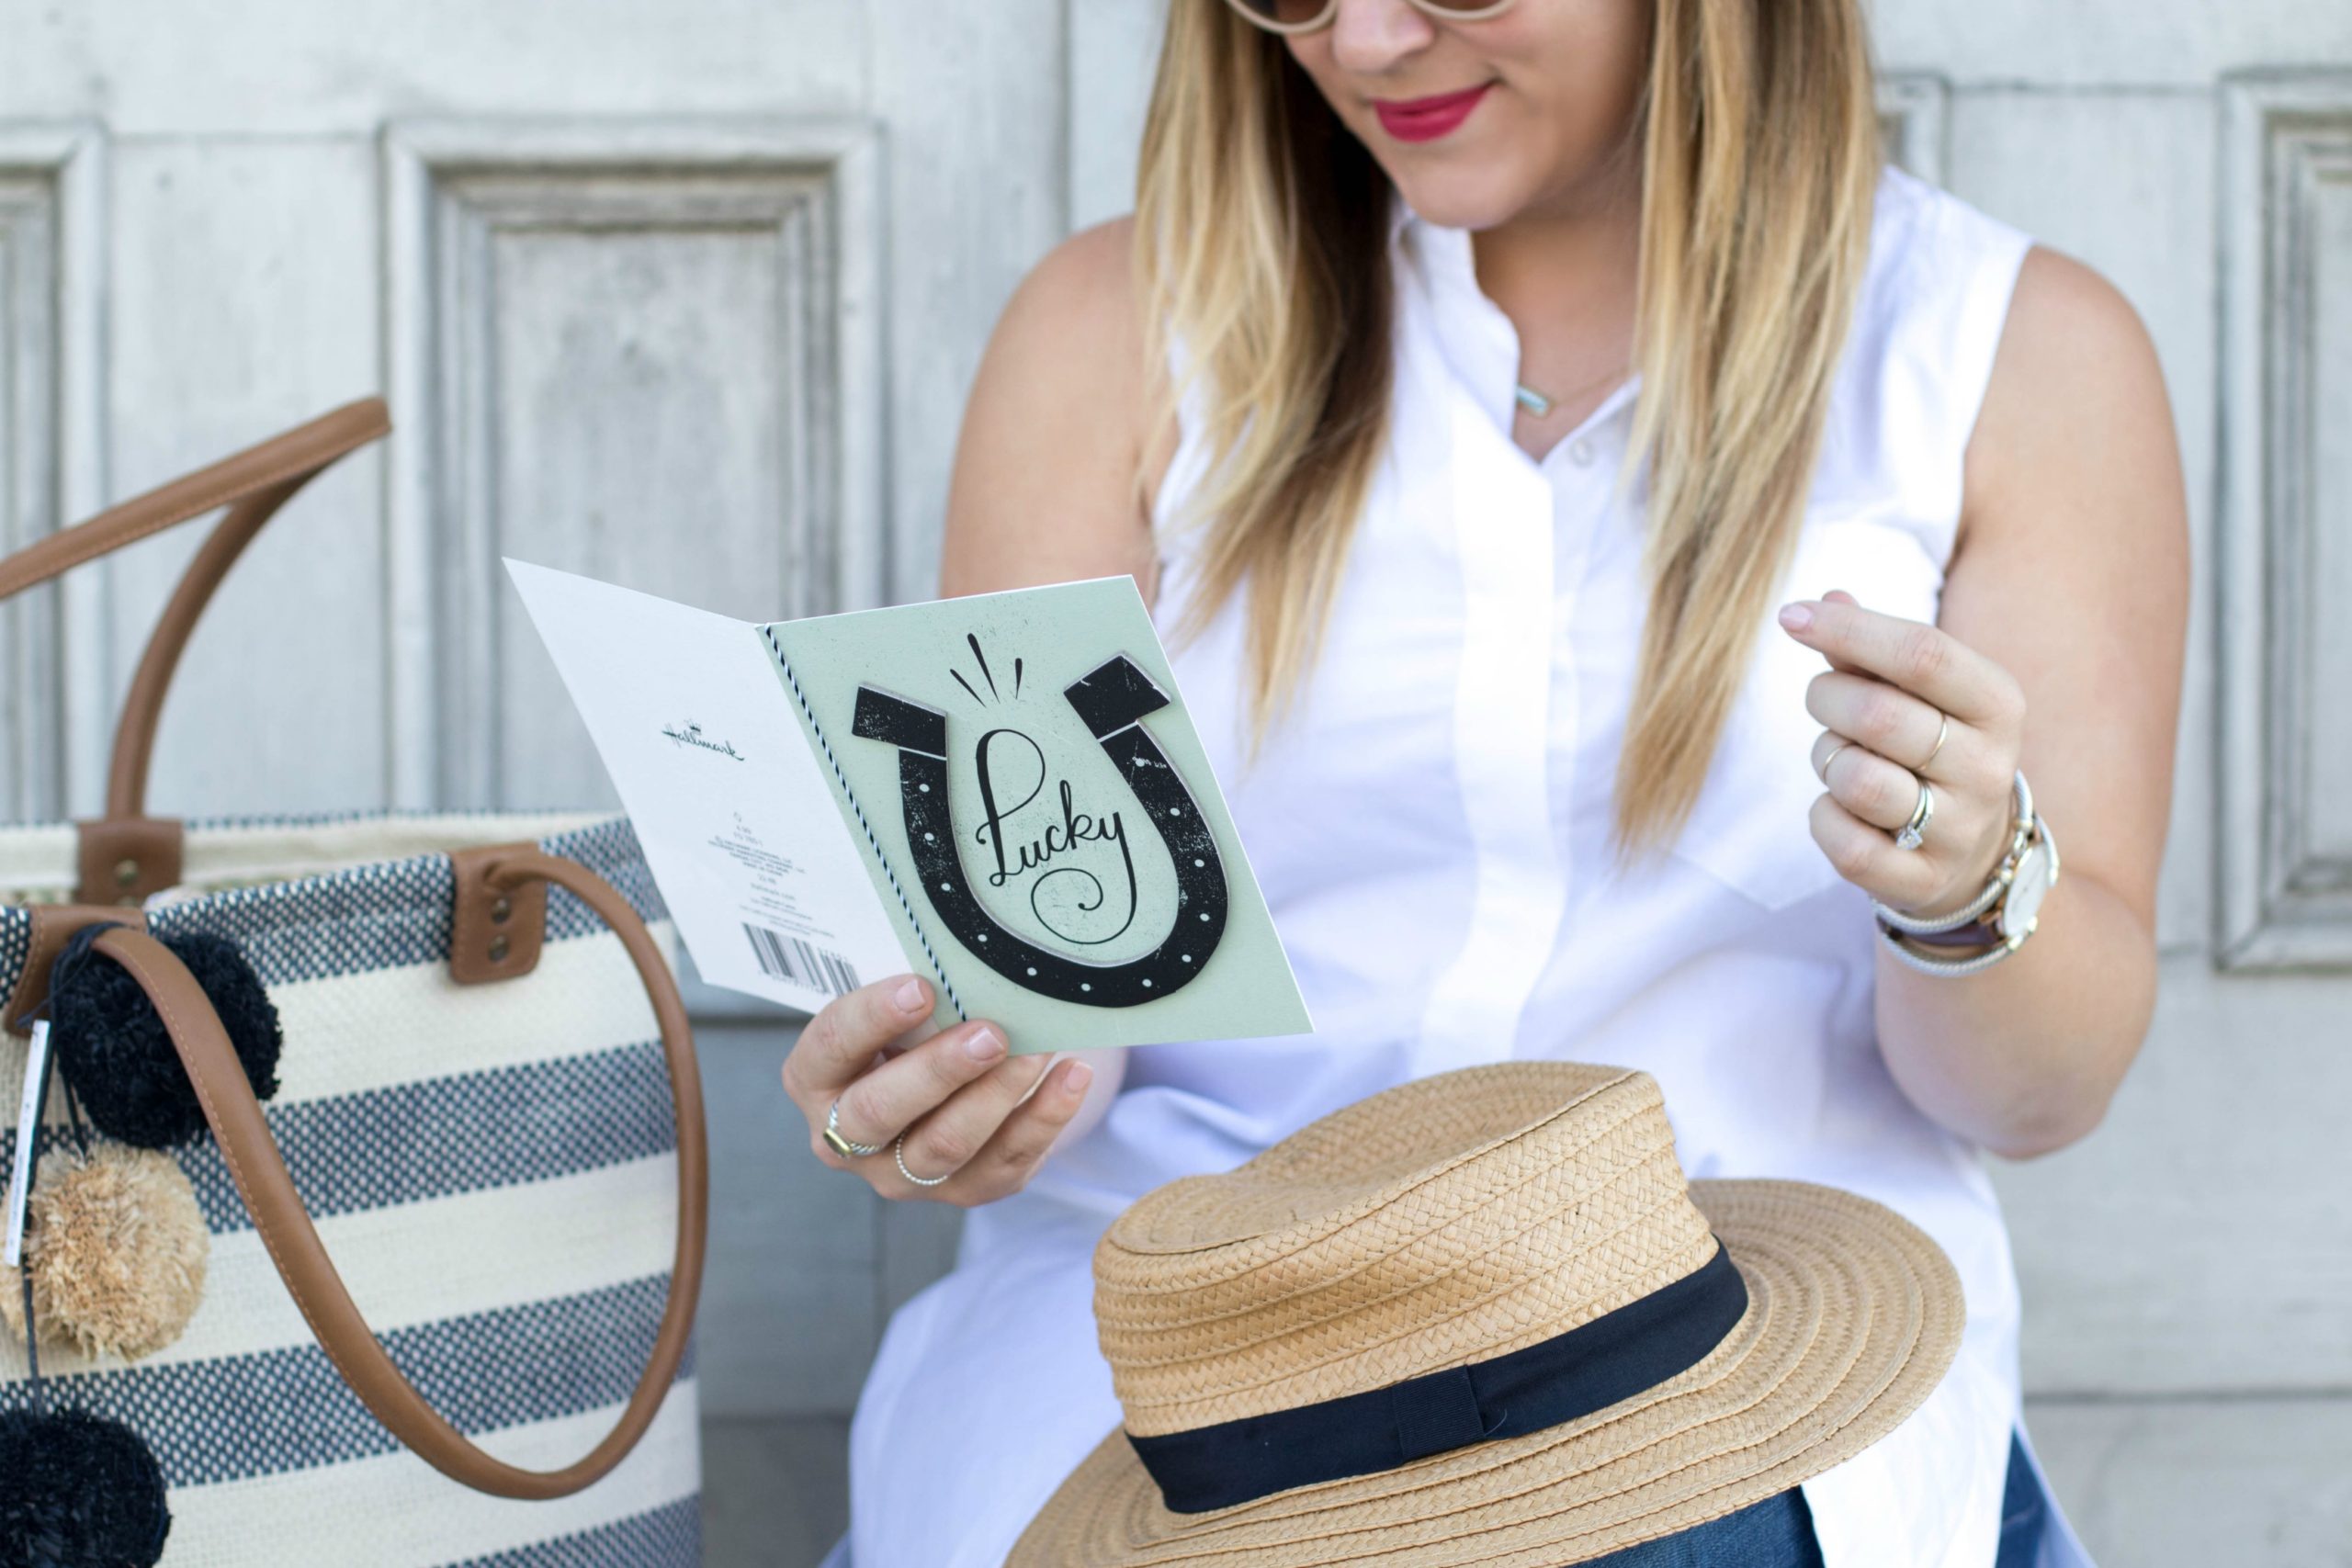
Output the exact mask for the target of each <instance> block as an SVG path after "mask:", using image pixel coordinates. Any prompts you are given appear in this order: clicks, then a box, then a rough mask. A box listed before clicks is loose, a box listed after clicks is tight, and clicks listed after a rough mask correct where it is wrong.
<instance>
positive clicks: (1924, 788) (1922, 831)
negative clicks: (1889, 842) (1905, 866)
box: [1894, 779, 1936, 850]
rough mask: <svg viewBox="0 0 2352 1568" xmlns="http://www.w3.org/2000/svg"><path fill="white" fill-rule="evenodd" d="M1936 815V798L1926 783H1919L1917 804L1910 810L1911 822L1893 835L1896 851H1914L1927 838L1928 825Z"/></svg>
mask: <svg viewBox="0 0 2352 1568" xmlns="http://www.w3.org/2000/svg"><path fill="white" fill-rule="evenodd" d="M1935 815H1936V797H1935V795H1934V792H1932V791H1931V790H1929V789H1928V781H1927V780H1925V779H1921V780H1920V781H1919V803H1918V804H1917V806H1914V807H1912V808H1911V820H1909V821H1908V822H1905V824H1903V826H1902V828H1901V829H1899V830H1898V831H1897V832H1896V833H1895V835H1894V847H1895V848H1896V849H1898V850H1916V849H1917V848H1918V847H1919V844H1920V841H1921V840H1924V839H1925V838H1926V837H1927V836H1928V822H1929V821H1931V820H1932V819H1933V818H1934V817H1935Z"/></svg>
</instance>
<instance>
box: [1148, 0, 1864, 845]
mask: <svg viewBox="0 0 2352 1568" xmlns="http://www.w3.org/2000/svg"><path fill="white" fill-rule="evenodd" d="M1875 96H1876V94H1875V85H1874V83H1873V80H1872V73H1871V65H1870V60H1869V48H1868V41H1867V35H1866V32H1865V28H1864V23H1863V19H1862V17H1861V13H1860V4H1859V0H1787V3H1786V4H1782V5H1776V6H1771V7H1770V8H1767V7H1766V6H1762V5H1760V4H1748V5H1737V4H1729V3H1725V0H1657V14H1656V21H1655V35H1654V43H1653V46H1652V51H1651V57H1650V62H1649V68H1648V73H1647V77H1646V80H1645V85H1644V87H1643V91H1642V95H1641V100H1640V104H1639V107H1638V109H1637V113H1638V114H1639V115H1640V117H1641V125H1640V127H1639V133H1640V136H1641V140H1642V147H1641V168H1642V190H1643V195H1642V215H1641V260H1640V274H1639V281H1638V285H1637V289H1636V295H1635V328H1634V368H1635V369H1636V370H1637V371H1638V372H1639V374H1640V376H1641V387H1640V395H1639V396H1638V397H1637V399H1636V400H1635V403H1634V425H1633V434H1632V438H1631V440H1630V442H1629V450H1628V453H1627V456H1626V460H1625V465H1624V469H1623V470H1622V471H1621V472H1620V474H1619V476H1618V482H1619V486H1620V491H1621V493H1622V492H1623V487H1624V486H1625V484H1626V482H1627V478H1628V475H1629V474H1630V472H1631V471H1632V470H1633V469H1634V468H1635V467H1636V466H1637V465H1638V464H1640V463H1641V462H1643V461H1644V460H1645V459H1646V461H1647V462H1648V463H1649V466H1650V484H1649V490H1650V493H1649V502H1648V513H1647V519H1646V527H1645V544H1644V557H1643V570H1644V573H1645V580H1646V581H1647V582H1648V584H1649V613H1648V616H1647V619H1646V622H1645V627H1644V630H1643V635H1642V647H1641V653H1640V661H1639V665H1638V668H1637V671H1636V674H1635V677H1634V694H1633V706H1632V716H1631V718H1630V719H1629V721H1628V725H1627V731H1626V737H1625V745H1624V750H1623V753H1622V754H1621V756H1620V757H1619V760H1618V770H1617V778H1616V802H1617V811H1616V818H1615V820H1614V823H1613V824H1612V835H1611V836H1612V839H1613V840H1614V843H1615V847H1616V852H1617V855H1618V858H1619V861H1620V863H1623V861H1624V860H1625V859H1626V858H1627V857H1628V856H1629V855H1630V853H1631V852H1632V851H1633V850H1634V848H1635V847H1637V846H1644V845H1646V846H1651V847H1656V846H1658V845H1661V844H1663V843H1665V842H1668V841H1670V840H1672V839H1673V838H1674V837H1675V836H1677V835H1678V834H1679V831H1680V829H1681V825H1682V823H1683V821H1684V820H1685V819H1686V818H1687V817H1688V815H1689V812H1690V809H1691V806H1692V804H1693V803H1694V802H1695V801H1696V799H1697V798H1698V795H1699V792H1700V788H1701V785H1702V784H1703V782H1704V781H1705V778H1706V773H1707V769H1708V766H1709V763H1710V761H1711V760H1712V758H1713V753H1714V750H1715V743H1716V740H1717V739H1718V737H1719V735H1720V732H1721V730H1722V728H1723V726H1724V720H1725V718H1726V716H1727V715H1728V714H1729V712H1730V710H1731V706H1732V703H1733V700H1734V698H1735V696H1736V694H1737V692H1738V689H1739V686H1740V684H1741V682H1742V681H1743V680H1744V678H1745V673H1746V671H1747V663H1748V660H1749V658H1750V656H1751V653H1752V650H1753V649H1754V645H1755V638H1756V635H1757V633H1758V630H1759V629H1760V628H1761V626H1762V623H1763V621H1764V617H1765V614H1766V612H1767V610H1768V609H1770V605H1771V603H1772V599H1773V594H1774V592H1775V589H1776V588H1777V586H1778V584H1779V581H1780V579H1781V574H1782V573H1783V572H1784V571H1785V570H1787V567H1788V565H1789V563H1790V561H1791V559H1792V557H1793V554H1794V551H1795V546H1796V539H1797V533H1798V529H1799V527H1800V525H1801V524H1802V521H1803V517H1804V499H1805V496H1806V493H1807V491H1809V489H1810V488H1811V476H1812V472H1813V467H1814V460H1815V455H1816V453H1817V452H1818V450H1819V446H1820V442H1821V435H1822V430H1823V426H1824V423H1825V422H1826V414H1827V406H1828V400H1829V391H1830V388H1831V385H1832V383H1833V381H1834V379H1835V374H1836V370H1837V366H1838V358H1839V355H1840V350H1841V348H1842V346H1843V344H1844V341H1845V337H1846V333H1847V329H1848V326H1849V321H1850V320H1851V316H1852V305H1853V299H1854V297H1855V294H1856V291H1857V289H1858V288H1859V286H1860V278H1861V276H1862V273H1863V269H1864V267H1865V266H1866V265H1867V263H1868V257H1869V242H1870V229H1871V197H1872V194H1873V191H1874V190H1875V187H1876V184H1877V179H1878V174H1879V168H1880V164H1881V162H1882V159H1883V146H1882V142H1881V131H1880V128H1879V122H1878V115H1877V109H1876V106H1875ZM1392 189H1393V187H1392V186H1391V185H1390V183H1389V181H1388V179H1387V176H1386V175H1385V172H1384V171H1382V170H1381V168H1380V167H1379V165H1378V164H1377V163H1375V162H1374V159H1373V157H1372V155H1371V154H1370V152H1367V151H1366V150H1365V149H1364V147H1363V144H1362V143H1361V142H1360V141H1357V140H1356V139H1355V138H1354V137H1353V136H1352V135H1351V134H1350V133H1349V132H1348V131H1347V130H1345V129H1344V128H1343V127H1342V126H1341V125H1340V122H1339V120H1338V118H1337V117H1335V116H1334V115H1333V114H1332V113H1331V111H1330V108H1329V105H1328V104H1327V103H1325V101H1324V100H1323V97H1322V96H1321V94H1320V93H1319V92H1318V91H1317V89H1316V87H1315V86H1314V85H1313V83H1312V82H1311V81H1310V80H1309V79H1308V78H1307V77H1306V73H1304V72H1302V71H1301V70H1299V68H1298V66H1297V64H1296V62H1294V61H1293V60H1292V59H1291V58H1290V56H1289V51H1287V49H1286V48H1285V47H1284V46H1283V43H1282V41H1281V40H1280V39H1277V38H1274V37H1272V35H1269V34H1267V33H1265V32H1263V31H1261V29H1259V28H1253V27H1251V26H1250V24H1249V23H1247V22H1246V21H1243V20H1242V19H1241V18H1239V17H1236V16H1234V15H1233V14H1232V12H1231V9H1230V7H1228V6H1226V5H1225V4H1224V3H1223V0H1171V4H1170V7H1169V15H1168V25H1167V31H1166V34H1165V37H1164V39H1163V40H1162V46H1161V49H1160V55H1159V73H1158V76H1157V78H1156V80H1155V82H1154V84H1153V87H1152V95H1151V103H1150V107H1149V110H1148V117H1147V119H1146V122H1145V128H1144V136H1143V146H1142V153H1141V161H1140V164H1139V167H1138V170H1137V174H1136V221H1135V225H1134V236H1135V258H1134V260H1135V266H1136V280H1137V285H1138V290H1139V296H1140V298H1141V299H1142V301H1143V308H1144V309H1143V313H1144V320H1145V323H1146V327H1145V336H1146V344H1147V353H1148V366H1149V367H1153V375H1152V379H1153V381H1154V382H1155V383H1156V384H1157V385H1158V386H1159V400H1158V406H1157V407H1156V408H1155V409H1154V411H1153V415H1154V423H1153V424H1152V428H1154V429H1163V428H1166V427H1167V425H1168V422H1169V421H1170V420H1171V419H1172V418H1173V416H1174V412H1175V410H1176V409H1177V408H1178V407H1179V406H1181V405H1182V403H1183V402H1184V401H1185V400H1187V399H1188V398H1189V397H1190V396H1192V395H1193V392H1194V391H1195V390H1197V392H1198V394H1199V395H1200V397H1201V400H1202V401H1201V405H1200V407H1201V410H1202V420H1201V423H1202V428H1201V430H1200V432H1199V435H1200V437H1201V439H1202V441H1203V443H1204V451H1205V453H1206V456H1207V464H1206V467H1205V468H1204V472H1203V475H1202V478H1201V480H1200V482H1199V483H1198V484H1197V485H1196V486H1194V487H1193V490H1192V491H1191V492H1190V494H1189V495H1188V496H1187V498H1186V502H1185V504H1184V506H1183V507H1182V509H1181V510H1180V512H1179V513H1178V516H1177V518H1175V519H1172V520H1171V523H1170V525H1171V526H1182V525H1195V524H1196V525H1201V534H1200V540H1199V544H1198V547H1197V553H1196V556H1195V571H1196V577H1195V592H1193V596H1192V598H1191V600H1190V602H1189V603H1188V604H1186V605H1185V606H1184V609H1183V611H1182V615H1181V618H1180V619H1179V621H1178V622H1177V625H1176V627H1175V631H1174V635H1175V636H1176V637H1178V638H1180V639H1182V638H1189V637H1194V636H1197V635H1198V634H1199V633H1200V632H1201V631H1202V630H1203V629H1204V627H1205V626H1206V625H1207V623H1208V622H1209V620H1210V619H1211V618H1212V616H1213V615H1215V613H1216V610H1217V609H1218V608H1219V607H1220V606H1221V605H1222V604H1223V603H1224V602H1225V601H1226V599H1227V598H1228V597H1229V596H1230V595H1231V594H1233V593H1234V592H1237V591H1239V590H1242V589H1243V588H1244V587H1245V585H1246V591H1247V594H1248V615H1247V617H1246V626H1247V630H1246V638H1245V640H1246V663H1247V667H1248V679H1249V684H1250V690H1249V692H1248V693H1247V696H1248V699H1249V707H1250V754H1251V756H1252V757H1253V758H1254V757H1255V756H1256V755H1257V753H1258V751H1259V750H1260V749H1261V747H1262V744H1263V742H1264V739H1265V737H1266V734H1267V732H1268V730H1269V729H1270V728H1272V725H1273V724H1274V723H1275V722H1276V720H1277V719H1279V718H1280V717H1281V716H1283V713H1284V712H1285V711H1286V710H1287V709H1288V707H1289V705H1290V704H1291V703H1292V701H1293V700H1294V699H1295V694H1296V690H1297V688H1298V687H1299V685H1301V684H1302V683H1303V681H1304V678H1305V675H1306V671H1307V670H1308V668H1309V667H1310V666H1311V665H1312V664H1313V663H1314V661H1315V659H1316V656H1317V651H1318V649H1320V646H1321V643H1322V640H1323V637H1324V634H1325V631H1326V629H1327V627H1328V626H1329V617H1330V610H1331V602H1332V599H1333V596H1334V594H1335V592H1336V589H1337V585H1338V583H1339V581H1340V572H1341V569H1342V567H1343V566H1344V564H1345V560H1346V556H1347V550H1348V547H1349V544H1350V541H1351V538H1352V536H1353V535H1354V532H1355V527H1356V522H1357V518H1358V515H1359V513H1361V512H1362V510H1363V502H1364V497H1365V494H1366V491H1367V490H1368V489H1369V486H1370V482H1371V478H1372V473H1373V470H1374V467H1375V465H1376V464H1377V462H1378V460H1379V457H1380V455H1381V450H1382V447H1383V446H1384V445H1385V441H1386V437H1387V433H1388V428H1387V420H1388V407H1387V404H1388V390H1389V378H1390V363H1391V355H1392V353H1393V344H1392V342H1391V335H1392V334H1391V325H1392V323H1391V316H1390V310H1391V299H1392V291H1393V288H1394V284H1393V280H1392V278H1391V276H1390V272H1389V265H1388V257H1387V238H1388V222H1389V202H1390V197H1391V192H1392ZM1171 338H1172V339H1174V340H1175V341H1177V342H1180V343H1181V344H1182V345H1183V348H1184V350H1185V355H1184V359H1183V363H1182V373H1181V375H1180V376H1179V377H1177V378H1174V379H1172V380H1171V379H1170V378H1166V377H1163V376H1159V375H1158V374H1157V367H1159V366H1161V365H1163V364H1165V363H1167V360H1168V354H1169V346H1170V340H1171Z"/></svg>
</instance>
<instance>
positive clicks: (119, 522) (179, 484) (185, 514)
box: [0, 398, 392, 819]
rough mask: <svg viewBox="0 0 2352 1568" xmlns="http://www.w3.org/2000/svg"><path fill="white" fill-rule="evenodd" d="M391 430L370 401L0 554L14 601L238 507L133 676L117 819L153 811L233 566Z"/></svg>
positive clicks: (167, 612) (191, 568)
mask: <svg viewBox="0 0 2352 1568" xmlns="http://www.w3.org/2000/svg"><path fill="white" fill-rule="evenodd" d="M391 428H392V423H391V416H390V413H389V412H387V411H386V409H385V407H384V400H383V399H381V398H362V399H360V400H357V401H356V402H350V403H345V404H344V405H343V406H342V407H341V408H338V409H334V410H332V411H330V412H327V413H323V414H321V415H320V416H319V417H318V418H316V419H314V420H311V421H310V422H309V423H305V424H300V425H297V426H296V427H295V428H293V429H292V430H289V431H287V432H286V433H285V434H281V435H275V436H272V437H271V438H270V439H269V440H267V441H264V442H262V443H260V444H259V445H258V446H249V447H247V448H245V449H244V450H243V451H242V452H239V453H237V454H235V455H234V456H232V457H224V458H222V459H221V460H220V462H217V463H214V464H212V465H211V466H210V467H209V468H199V469H198V470H197V471H196V472H194V473H191V474H187V475H184V476H182V477H181V478H179V479H174V480H172V481H171V482H170V483H169V484H166V485H163V486H160V487H158V488H157V489H154V490H151V491H147V492H146V493H145V494H144V495H139V496H134V497H132V498H131V499H130V500H129V501H126V502H121V503H120V504H119V505H116V506H111V507H108V508H107V510H106V511H104V512H101V513H98V514H97V515H96V516H95V517H92V518H90V519H89V520H87V521H86V522H83V523H77V524H75V525H74V526H73V527H71V528H62V529H60V530H59V531H58V532H56V533H54V534H50V535H47V536H43V537H42V538H40V539H38V540H36V541H34V542H33V543H32V544H30V545H28V546H27V547H25V548H23V549H21V550H18V551H17V553H16V554H14V555H12V556H8V557H6V558H0V599H6V598H8V597H10V596H11V595H13V594H17V593H21V592H24V591H25V590H26V589H28V588H30V587H33V586H34V585H36V584H38V583H41V582H46V581H49V580H50V579H51V578H52V577H56V576H58V575H60V574H61V573H62V572H66V571H70V570H73V569H74V567H77V566H80V565H82V564H84V563H85V562H86V561H92V560H96V558H98V557H100V556H103V555H107V554H108V553H110V552H112V551H114V550H119V549H120V548H121V547H123V546H125V545H128V544H131V543H134V542H136V541H137V540H140V539H143V538H146V537H147V536H150V535H152V534H158V533H161V532H162V531H163V530H164V529H166V528H169V527H172V526H174V525H177V524H181V523H185V522H187V520H188V519H189V518H191V517H197V516H201V515H202V514H203V513H208V512H210V511H212V510H214V509H215V508H217V507H222V506H226V507H228V508H229V509H230V510H229V514H228V515H227V516H225V517H223V518H222V519H221V520H220V524H219V525H218V526H216V527H215V528H214V529H213V530H212V532H211V534H210V535H209V536H208V537H207V538H206V539H205V541H204V545H203V547H201V548H200V549H198V551H197V553H196V558H195V559H194V560H192V561H190V562H189V563H188V568H187V572H186V573H185V574H184V575H183V576H182V577H181V579H180V582H179V586H178V587H177V588H176V589H175V590H174V591H173V592H172V597H171V600H170V602H169V603H168V604H165V605H164V613H163V615H162V616H161V617H160V618H159V619H158V620H157V621H156V623H155V630H154V633H153V636H151V637H149V638H148V641H147V651H146V652H145V653H144V654H142V655H141V657H140V660H139V669H138V671H137V673H136V674H134V675H133V676H132V677H131V682H130V693H129V694H128V695H127V696H125V698H124V699H123V706H122V718H121V721H120V723H119V725H118V726H117V727H116V729H115V740H114V761H113V764H112V766H111V767H110V768H109V769H108V771H107V818H109V819H120V818H137V817H141V816H142V815H143V814H144V813H145V810H146V803H147V765H148V760H149V758H150V756H151V755H152V754H153V750H154V744H155V726H156V724H157V722H158V720H159V719H160V718H161V717H162V715H163V708H164V693H165V691H166V690H167V689H168V688H169V687H170V685H171V682H172V671H174V670H175V669H176V668H177V667H178V665H179V660H180V654H181V652H182V650H183V649H186V648H187V639H188V636H189V634H190V633H191V632H193V631H194V630H195V629H196V623H197V619H198V616H200V615H203V614H204V607H205V605H206V604H209V602H210V601H211V598H212V594H213V591H214V590H216V589H218V588H219V587H220V580H221V579H222V578H223V577H225V576H227V575H228V571H229V568H230V567H231V566H232V565H234V564H235V563H236V559H237V558H238V556H239V555H241V554H243V551H244V548H245V547H246V546H247V545H248V544H250V543H252V542H253V537H254V535H255V534H257V533H259V532H260V531H261V527H262V525H263V524H265V523H266V522H268V521H269V520H270V518H271V516H272V515H273V514H275V513H277V509H278V508H279V507H281V506H283V505H285V504H286V502H288V500H290V499H292V497H293V496H294V494H295V492H297V491H300V489H301V488H302V487H303V486H304V485H306V484H308V483H310V481H311V479H314V478H316V477H317V476H318V475H319V474H320V473H321V472H322V471H323V470H324V469H325V468H327V467H328V466H329V465H331V464H332V463H334V461H335V459H337V458H338V457H343V456H344V455H345V453H348V452H352V451H356V449H358V448H359V447H362V446H367V445H368V443H369V442H371V441H375V440H378V439H379V438H380V437H382V436H383V435H384V434H387V433H388V432H390V429H391Z"/></svg>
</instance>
